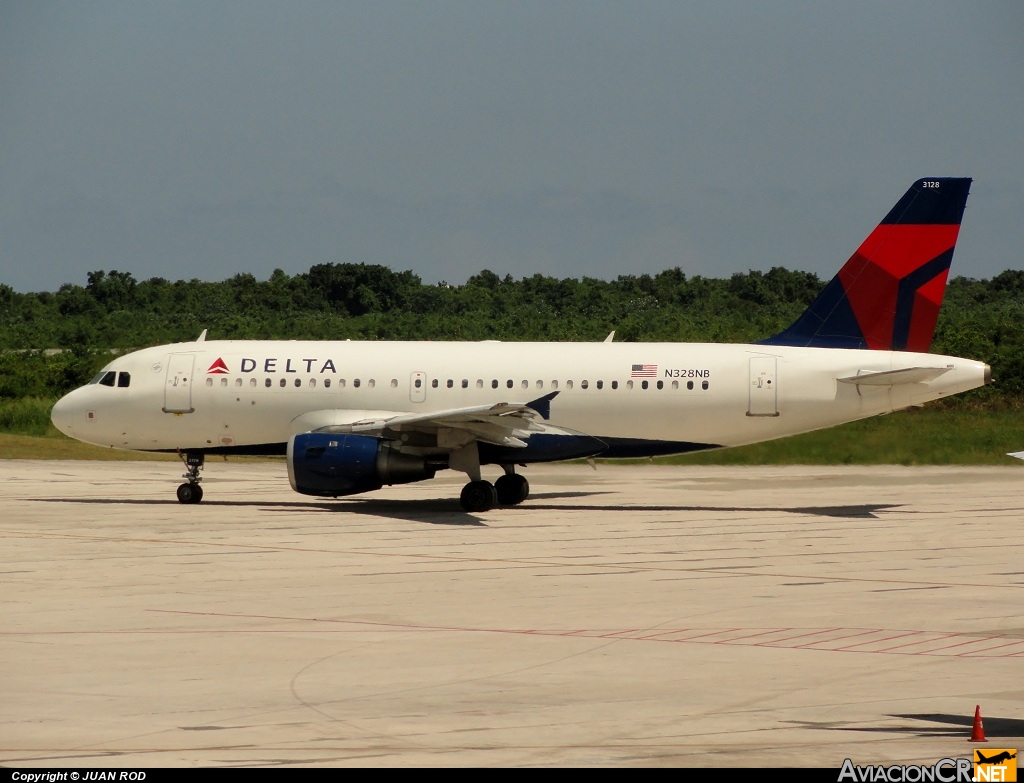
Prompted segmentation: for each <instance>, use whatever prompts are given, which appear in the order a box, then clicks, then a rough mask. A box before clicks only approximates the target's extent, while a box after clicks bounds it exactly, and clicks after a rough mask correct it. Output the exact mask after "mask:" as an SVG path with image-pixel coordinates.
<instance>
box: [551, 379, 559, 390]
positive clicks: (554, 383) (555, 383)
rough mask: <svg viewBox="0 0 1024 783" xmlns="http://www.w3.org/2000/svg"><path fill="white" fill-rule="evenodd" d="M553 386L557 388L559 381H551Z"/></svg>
mask: <svg viewBox="0 0 1024 783" xmlns="http://www.w3.org/2000/svg"><path fill="white" fill-rule="evenodd" d="M551 388H552V389H557V388H558V381H551Z"/></svg>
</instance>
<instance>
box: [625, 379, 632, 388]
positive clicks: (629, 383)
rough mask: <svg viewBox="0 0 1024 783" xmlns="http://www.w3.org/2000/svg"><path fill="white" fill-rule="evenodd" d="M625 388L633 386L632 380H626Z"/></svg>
mask: <svg viewBox="0 0 1024 783" xmlns="http://www.w3.org/2000/svg"><path fill="white" fill-rule="evenodd" d="M626 388H627V389H632V388H633V381H626Z"/></svg>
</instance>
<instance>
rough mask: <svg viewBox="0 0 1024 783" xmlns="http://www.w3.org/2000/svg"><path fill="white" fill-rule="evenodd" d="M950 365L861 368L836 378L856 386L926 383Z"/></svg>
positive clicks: (945, 371) (948, 368) (949, 368)
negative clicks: (896, 368) (846, 375)
mask: <svg viewBox="0 0 1024 783" xmlns="http://www.w3.org/2000/svg"><path fill="white" fill-rule="evenodd" d="M951 369H952V368H951V367H907V368H905V369H903V370H882V371H881V372H874V371H864V370H862V371H861V372H860V373H859V374H857V375H851V376H849V377H847V378H836V380H837V381H839V382H840V383H855V384H857V385H858V386H899V385H900V384H904V383H927V382H928V381H931V380H934V379H935V378H938V377H939V376H940V375H943V374H944V373H947V372H949V371H950V370H951Z"/></svg>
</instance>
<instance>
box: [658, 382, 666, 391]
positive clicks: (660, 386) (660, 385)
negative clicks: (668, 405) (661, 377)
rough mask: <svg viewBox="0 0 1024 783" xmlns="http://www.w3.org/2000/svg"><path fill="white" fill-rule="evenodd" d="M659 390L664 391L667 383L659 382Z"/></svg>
mask: <svg viewBox="0 0 1024 783" xmlns="http://www.w3.org/2000/svg"><path fill="white" fill-rule="evenodd" d="M658 388H659V389H664V388H665V382H664V381H658Z"/></svg>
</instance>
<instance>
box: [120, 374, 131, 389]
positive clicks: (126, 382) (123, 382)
mask: <svg viewBox="0 0 1024 783" xmlns="http://www.w3.org/2000/svg"><path fill="white" fill-rule="evenodd" d="M131 384H132V375H131V373H127V372H119V373H118V374H117V385H118V386H119V387H120V388H122V389H127V388H128V387H129V386H131Z"/></svg>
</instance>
